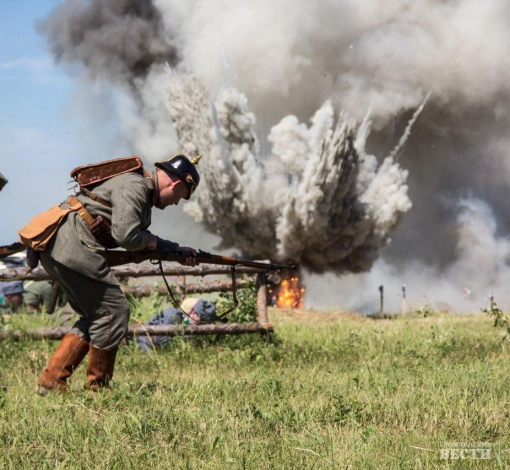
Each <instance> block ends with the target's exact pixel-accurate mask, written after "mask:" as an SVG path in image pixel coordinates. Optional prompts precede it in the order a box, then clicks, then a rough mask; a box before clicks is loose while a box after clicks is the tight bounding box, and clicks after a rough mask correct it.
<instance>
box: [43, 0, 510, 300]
mask: <svg viewBox="0 0 510 470" xmlns="http://www.w3.org/2000/svg"><path fill="white" fill-rule="evenodd" d="M40 30H41V31H42V33H43V34H44V35H45V37H46V38H47V39H48V44H49V45H50V48H51V50H52V51H53V52H54V55H55V58H56V60H57V61H58V62H59V63H61V64H63V65H65V66H67V67H68V68H69V70H70V71H71V73H74V74H76V76H77V77H79V78H80V81H81V83H83V80H84V78H83V77H86V80H88V81H89V82H90V83H92V81H94V83H93V85H91V88H92V87H98V86H102V87H105V88H109V89H113V90H115V91H114V92H112V93H114V95H115V99H113V100H112V101H109V102H108V104H109V105H110V106H113V108H114V115H116V119H117V121H118V125H119V128H120V135H122V136H124V138H125V140H126V143H127V145H128V147H129V148H130V149H132V150H133V152H136V153H139V154H141V155H142V156H147V157H148V158H149V159H156V158H161V157H162V156H167V155H168V154H171V153H173V148H175V147H176V146H177V144H178V141H177V134H178V135H179V137H180V140H179V144H180V145H181V146H182V147H183V149H184V150H187V151H192V150H193V149H192V148H191V147H190V146H191V145H195V146H196V148H197V149H200V150H201V149H209V150H208V151H209V152H210V153H208V154H207V155H206V156H205V157H204V159H203V160H202V162H203V163H204V168H205V171H206V176H205V182H206V184H204V185H201V187H200V188H199V191H198V193H197V196H198V197H197V200H196V201H195V202H193V203H190V205H189V209H188V212H190V213H192V214H193V216H194V217H195V218H196V219H197V220H200V221H201V223H202V224H203V225H204V226H205V227H206V228H207V229H208V230H210V231H213V232H214V233H217V234H218V235H219V236H220V237H221V240H222V243H223V245H224V246H231V245H233V246H236V247H237V248H238V249H239V250H241V251H243V252H246V253H249V254H256V255H259V254H260V255H264V254H265V253H271V254H272V255H275V254H276V255H277V256H279V257H281V258H286V257H293V256H294V257H298V258H299V259H300V260H302V262H303V264H304V265H306V266H308V268H309V269H312V270H314V271H319V272H320V271H329V270H333V271H335V272H349V271H353V272H356V271H363V270H366V269H369V268H370V266H372V264H373V262H374V260H375V259H376V258H377V255H378V253H379V252H380V250H381V248H383V247H384V246H386V245H388V244H389V241H390V234H391V233H392V232H393V231H394V229H395V227H396V226H397V224H398V223H399V220H400V219H402V221H401V224H400V227H399V229H398V230H396V231H395V232H394V233H393V235H392V238H393V241H392V243H391V244H390V245H389V246H388V248H386V249H385V250H384V251H383V256H384V260H382V261H379V262H377V263H376V264H375V266H374V267H373V268H372V271H371V272H370V273H369V274H364V275H362V276H363V277H359V276H355V279H356V282H358V283H359V282H368V281H367V279H370V278H371V276H372V277H374V278H375V277H378V279H377V281H376V282H375V283H376V284H377V285H379V284H381V283H384V284H385V285H386V286H387V289H386V291H387V292H389V291H394V292H396V293H397V294H395V295H396V296H397V295H398V292H400V287H399V286H400V285H401V284H406V285H407V286H408V292H409V293H410V294H409V295H413V294H412V293H413V292H415V293H418V292H420V294H419V297H418V299H421V297H423V295H427V297H428V299H429V300H430V302H431V303H432V304H434V303H437V304H438V305H439V303H442V304H444V303H449V304H451V309H454V310H455V309H462V308H468V307H472V308H478V307H477V306H476V305H478V306H479V303H480V298H478V299H477V300H476V301H475V300H473V302H472V303H471V304H469V303H468V304H467V303H466V302H464V300H465V299H464V297H462V298H458V296H457V294H456V293H458V292H462V290H463V289H464V287H467V288H469V290H470V292H472V294H470V295H471V298H473V296H474V293H475V292H483V291H487V290H488V289H489V287H490V286H494V290H496V288H499V286H502V285H504V281H506V276H507V272H508V264H507V257H506V254H505V253H506V252H505V249H506V248H505V247H506V243H507V242H506V238H505V237H504V233H505V232H506V231H507V230H508V228H509V223H508V220H509V218H508V217H507V215H508V209H507V204H506V198H505V197H502V195H504V194H506V193H507V192H508V183H507V180H508V176H509V171H508V170H509V168H510V165H509V163H508V162H509V159H508V158H507V153H508V143H509V142H508V137H507V129H508V126H509V124H510V118H509V114H508V109H509V106H508V104H509V91H510V90H509V89H510V82H509V81H508V78H507V73H508V70H509V65H510V64H509V62H510V55H509V54H508V52H507V51H508V50H509V45H510V11H509V10H508V8H507V5H506V3H505V2H503V1H500V0H485V1H484V2H480V1H479V0H456V1H453V0H450V1H449V0H425V1H422V2H411V1H409V0H391V1H389V2H384V3H383V2H379V1H377V0H368V1H364V2H356V1H352V0H335V1H333V0H321V1H318V2H308V1H305V0H294V1H292V2H290V0H289V1H287V0H279V1H269V0H267V1H265V0H263V1H261V2H258V3H257V5H256V7H255V6H254V5H253V2H248V1H239V0H238V1H234V0H216V1H209V2H206V1H205V0H195V1H189V2H180V1H177V0H153V1H144V2H134V1H127V0H122V1H121V0H104V1H102V2H99V1H91V0H89V1H78V0H66V1H64V2H62V4H61V5H60V6H59V7H57V8H56V9H55V11H54V12H53V13H52V14H51V15H50V17H49V18H47V19H46V20H45V21H43V22H42V23H41V25H40ZM166 63H168V64H169V65H170V66H171V67H172V68H173V69H174V70H175V71H176V72H177V73H179V74H181V75H180V76H181V78H178V77H176V76H170V74H169V73H168V69H167V67H166V65H165V64H166ZM187 72H192V73H194V74H195V76H196V77H199V78H200V79H201V80H203V82H204V83H205V88H204V87H202V91H200V92H199V95H200V96H199V97H196V100H194V101H193V103H195V104H194V105H193V106H196V107H197V108H196V109H194V110H193V111H192V112H191V113H187V112H184V113H181V114H179V110H178V109H176V106H177V103H178V99H175V96H177V95H179V93H180V96H181V97H184V96H185V95H186V92H185V91H182V90H183V88H186V87H188V88H189V89H194V90H195V91H196V90H197V87H196V86H195V85H193V83H191V84H190V83H187V84H186V83H184V82H186V80H187V79H186V78H183V76H182V74H183V73H187ZM184 77H185V76H184ZM179 80H180V81H181V83H180V85H179ZM176 83H177V84H176ZM167 87H170V89H171V90H170V93H171V94H173V95H172V96H174V99H173V100H172V102H171V103H170V107H169V106H168V96H167ZM179 87H180V88H181V91H178V89H179ZM429 93H430V96H429V98H428V101H427V102H426V104H425V106H424V108H423V110H422V112H421V114H419V116H418V117H417V120H416V122H414V126H413V129H412V132H410V133H409V132H408V131H406V128H407V126H408V124H409V123H411V122H413V120H414V119H413V117H414V116H416V113H417V111H418V110H419V108H420V106H421V105H422V104H423V103H424V102H425V101H426V98H427V96H428V95H429ZM210 97H213V99H215V101H214V105H213V106H212V105H211V102H210V101H211V98H210ZM89 98H90V96H89ZM184 102H186V100H184ZM187 102H188V104H189V103H190V101H189V100H188V101H187ZM169 108H170V111H171V115H172V116H173V119H174V120H175V127H173V126H172V125H171V124H170V114H169ZM205 108H207V110H208V112H207V113H205V112H202V111H197V110H204V109H205ZM186 114H187V115H188V117H186V116H185V115H186ZM367 115H369V116H370V117H369V119H365V117H366V116H367ZM178 116H180V117H178ZM191 116H193V117H191ZM369 121H371V124H370V122H369ZM370 126H372V130H371V132H369V130H370ZM176 131H177V132H176ZM186 132H188V133H189V134H186ZM335 138H337V140H335ZM401 138H402V139H403V140H402V142H400V139H401ZM320 142H324V147H321V145H322V144H320ZM403 142H405V145H403V146H402V145H401V144H402V143H403ZM328 152H329V153H328ZM226 155H229V156H230V157H229V158H225V156H226ZM202 162H201V164H202ZM321 165H322V166H321ZM332 174H334V175H335V178H336V181H337V184H332V182H331V181H329V180H328V179H327V177H325V175H332ZM209 175H210V176H209ZM268 175H270V176H271V178H268ZM335 178H333V179H335ZM406 188H408V189H406ZM227 194H228V197H230V202H229V200H227V199H228V198H227ZM206 199H208V200H209V201H211V202H210V203H209V205H208V204H207V203H206ZM409 200H410V201H412V209H411V210H409V209H410V201H409ZM466 201H469V202H466ZM229 204H230V205H229ZM475 207H476V210H475V209H474V208H475ZM227 208H229V210H230V214H231V216H230V218H229V224H228V228H224V229H222V228H221V226H222V224H221V223H220V222H221V221H222V220H224V219H225V213H226V210H227ZM406 212H407V213H406ZM403 214H405V216H404V217H402V215H403ZM459 214H464V215H465V218H462V217H461V218H459V217H460V216H459ZM255 217H256V219H257V220H258V221H259V222H258V223H256V222H255V221H254V220H253V219H254V218H255ZM467 220H477V221H482V222H481V223H479V224H478V225H476V227H477V228H476V229H475V230H474V231H473V230H471V231H469V230H467V229H466V227H467V226H468V225H469V224H467ZM364 224H365V225H364ZM487 224H488V225H487ZM462 227H464V228H462ZM482 227H485V228H486V229H487V227H491V229H490V230H488V229H487V230H485V231H483V232H481V230H482ZM349 230H350V231H352V233H351V234H349V235H348V231H349ZM234 231H235V232H237V233H238V234H239V236H240V237H241V239H242V240H243V242H242V243H240V242H239V241H238V240H237V239H235V240H234V239H233V238H234ZM469 233H471V234H473V233H479V234H480V237H474V236H472V235H469V236H468V234H469ZM482 233H483V236H481V234H482ZM349 236H350V238H349ZM261 240H264V243H261ZM268 240H272V242H268ZM261 245H264V246H261ZM341 247H342V248H344V250H343V251H342V250H341V249H340V248H341ZM321 253H322V254H323V257H322V258H321V256H320V254H321ZM474 253H477V256H476V257H474V258H473V256H474ZM498 253H499V254H500V255H501V256H499V257H497V256H495V254H498ZM324 259H326V261H324ZM481 260H483V261H484V264H483V266H484V267H486V269H485V268H484V269H477V268H476V266H480V263H481ZM469 266H471V267H472V268H471V269H468V267H469ZM418 273H419V275H418ZM489 274H490V275H489ZM328 278H329V277H328ZM328 278H326V277H324V276H322V277H318V278H314V277H309V279H308V281H307V282H308V283H309V287H308V294H309V298H310V299H314V298H315V299H316V300H313V301H312V302H313V305H317V306H320V305H323V306H327V305H339V304H342V305H349V306H351V307H356V306H360V305H361V304H362V303H363V305H365V304H366V302H361V301H359V300H357V301H355V297H356V294H353V292H356V291H358V290H359V292H360V295H365V299H366V298H367V297H369V296H367V295H366V289H368V284H366V286H367V288H366V289H362V288H361V287H360V286H361V285H362V284H358V288H359V289H358V288H356V289H349V291H350V292H345V291H344V292H342V293H341V294H340V292H341V291H342V289H341V286H342V285H351V284H350V282H351V281H350V280H349V279H350V278H348V277H341V278H331V279H335V287H334V288H333V289H332V291H333V292H334V295H333V293H331V297H329V296H328V289H325V290H324V292H323V293H322V294H321V295H315V297H314V293H313V292H312V291H313V290H314V289H313V288H312V287H311V286H314V285H317V286H319V285H320V284H321V283H322V284H323V285H324V284H325V283H326V281H325V280H326V279H328ZM323 281H324V282H323ZM353 282H354V281H353ZM374 285H375V284H374ZM389 286H393V287H391V288H390V287H389ZM319 288H320V287H316V289H319ZM370 289H372V287H370ZM375 294H376V295H377V289H375ZM416 295H418V294H416ZM479 295H486V293H484V294H479ZM499 295H500V296H501V298H500V304H502V305H503V306H504V305H505V302H508V303H510V296H509V297H508V298H507V294H506V292H505V291H502V292H501V293H500V294H499ZM468 297H469V296H468ZM462 299H464V300H462ZM497 300H498V299H497ZM419 301H420V300H417V301H416V302H419ZM475 304H476V305H475ZM370 305H371V307H370V308H372V309H374V306H376V305H377V303H375V304H373V303H372V304H370ZM367 308H368V307H367Z"/></svg>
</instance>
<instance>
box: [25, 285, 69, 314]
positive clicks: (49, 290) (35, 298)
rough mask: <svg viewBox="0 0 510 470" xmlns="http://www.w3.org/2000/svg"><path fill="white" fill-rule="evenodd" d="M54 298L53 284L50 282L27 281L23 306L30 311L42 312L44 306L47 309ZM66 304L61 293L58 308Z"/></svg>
mask: <svg viewBox="0 0 510 470" xmlns="http://www.w3.org/2000/svg"><path fill="white" fill-rule="evenodd" d="M52 296H53V284H52V283H51V282H49V281H26V282H25V284H24V285H23V304H24V305H25V306H26V307H27V309H28V310H30V311H34V310H35V311H38V312H40V311H41V310H42V308H43V306H44V307H45V308H46V309H47V308H48V306H49V305H50V303H51V298H52ZM64 303H65V297H64V294H63V293H62V291H60V293H59V295H58V299H57V304H56V308H60V307H62V306H63V305H64Z"/></svg>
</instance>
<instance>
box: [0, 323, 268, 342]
mask: <svg viewBox="0 0 510 470" xmlns="http://www.w3.org/2000/svg"><path fill="white" fill-rule="evenodd" d="M70 329H71V327H63V326H61V327H54V328H51V327H46V328H34V329H28V330H25V331H19V330H18V331H10V332H9V331H0V340H6V339H13V340H21V339H62V338H63V336H64V335H65V334H66V333H68V332H69V330H70ZM273 331H274V326H273V324H272V323H222V324H218V325H216V324H210V325H154V326H151V325H130V326H129V330H128V334H127V337H128V338H132V337H135V336H142V335H150V336H203V335H242V334H250V333H271V332H273Z"/></svg>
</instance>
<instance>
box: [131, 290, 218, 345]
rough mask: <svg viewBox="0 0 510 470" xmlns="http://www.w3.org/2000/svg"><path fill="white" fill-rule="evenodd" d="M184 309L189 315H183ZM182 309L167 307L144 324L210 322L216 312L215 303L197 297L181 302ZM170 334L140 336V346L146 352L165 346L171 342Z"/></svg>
mask: <svg viewBox="0 0 510 470" xmlns="http://www.w3.org/2000/svg"><path fill="white" fill-rule="evenodd" d="M181 309H182V310H184V312H185V313H187V314H188V315H183V313H182V311H181ZM181 309H178V308H167V309H166V310H163V311H161V312H159V313H157V314H156V315H154V316H153V317H152V318H151V319H150V320H149V321H147V322H145V323H144V325H151V326H154V325H179V324H181V323H183V324H191V325H195V324H197V323H200V322H208V321H210V320H212V318H213V317H214V314H215V313H216V307H215V306H214V304H212V303H211V302H209V301H208V300H205V299H196V298H193V297H188V298H187V299H185V300H184V301H183V303H182V304H181ZM170 340H171V338H170V337H169V336H152V337H151V336H149V335H147V336H139V337H138V346H139V347H140V349H141V350H142V351H144V352H148V351H150V350H151V349H152V348H153V347H154V346H164V345H166V344H168V343H169V342H170Z"/></svg>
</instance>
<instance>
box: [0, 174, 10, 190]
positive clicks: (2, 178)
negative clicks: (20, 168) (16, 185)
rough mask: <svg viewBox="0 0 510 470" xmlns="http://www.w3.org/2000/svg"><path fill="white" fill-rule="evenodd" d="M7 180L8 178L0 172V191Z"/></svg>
mask: <svg viewBox="0 0 510 470" xmlns="http://www.w3.org/2000/svg"><path fill="white" fill-rule="evenodd" d="M8 182H9V180H8V179H7V178H6V177H5V176H4V175H2V173H0V191H2V189H4V186H5V185H6V184H7V183H8Z"/></svg>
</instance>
